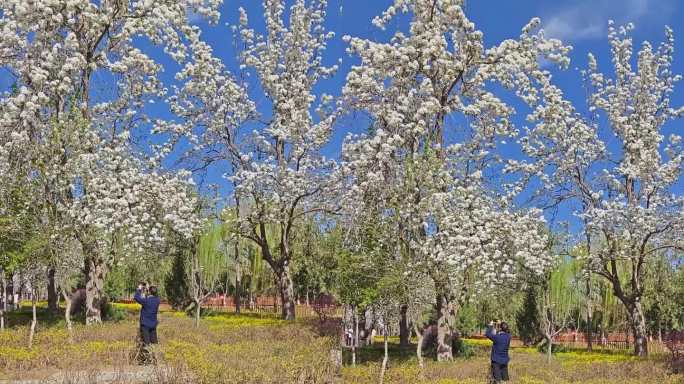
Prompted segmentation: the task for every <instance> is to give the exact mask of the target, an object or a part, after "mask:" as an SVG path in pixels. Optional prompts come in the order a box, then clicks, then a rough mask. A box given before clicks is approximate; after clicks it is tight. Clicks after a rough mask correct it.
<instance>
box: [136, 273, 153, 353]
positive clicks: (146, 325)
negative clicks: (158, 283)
mask: <svg viewBox="0 0 684 384" xmlns="http://www.w3.org/2000/svg"><path fill="white" fill-rule="evenodd" d="M145 291H147V295H143V293H144V292H145ZM133 298H134V299H135V301H136V302H137V303H138V304H140V305H142V308H141V309H140V334H141V336H142V339H143V344H144V345H145V346H148V345H150V343H151V344H157V324H158V321H157V313H158V312H159V297H158V296H157V287H155V286H154V285H151V286H149V288H147V283H140V284H139V285H138V289H136V290H135V296H134V297H133Z"/></svg>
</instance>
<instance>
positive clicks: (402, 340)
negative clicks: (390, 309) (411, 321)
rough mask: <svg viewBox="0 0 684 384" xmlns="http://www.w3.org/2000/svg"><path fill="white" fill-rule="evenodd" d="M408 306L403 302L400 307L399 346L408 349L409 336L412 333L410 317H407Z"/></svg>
mask: <svg viewBox="0 0 684 384" xmlns="http://www.w3.org/2000/svg"><path fill="white" fill-rule="evenodd" d="M407 310H408V306H407V305H406V304H403V305H402V306H401V308H399V315H400V317H399V347H400V348H401V349H408V347H409V336H410V335H411V333H410V331H409V326H408V319H407V318H406V312H407Z"/></svg>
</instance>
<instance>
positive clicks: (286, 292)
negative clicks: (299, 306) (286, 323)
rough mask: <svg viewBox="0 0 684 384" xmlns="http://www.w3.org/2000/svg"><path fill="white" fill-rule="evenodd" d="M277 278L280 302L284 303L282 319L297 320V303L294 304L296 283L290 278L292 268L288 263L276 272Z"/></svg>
mask: <svg viewBox="0 0 684 384" xmlns="http://www.w3.org/2000/svg"><path fill="white" fill-rule="evenodd" d="M276 278H277V280H278V289H279V290H280V300H281V303H282V312H281V314H282V317H283V319H285V320H294V319H295V302H294V283H293V282H292V277H291V276H290V266H289V265H288V264H287V262H285V263H283V266H282V267H281V268H279V269H278V270H277V271H276Z"/></svg>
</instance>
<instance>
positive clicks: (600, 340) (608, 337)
mask: <svg viewBox="0 0 684 384" xmlns="http://www.w3.org/2000/svg"><path fill="white" fill-rule="evenodd" d="M587 336H588V335H587V334H586V333H584V332H565V333H561V334H559V335H556V337H555V338H554V340H553V341H554V343H558V344H561V345H564V346H567V347H570V348H573V349H575V348H576V349H584V348H587V345H588V340H587ZM666 342H667V337H666V336H665V337H664V338H663V339H662V340H658V339H656V338H649V340H648V351H649V353H655V354H662V353H669V350H668V348H667V345H666ZM592 349H594V350H599V351H631V350H632V349H634V338H633V337H632V336H631V335H630V334H629V333H622V332H611V333H607V334H600V333H595V334H593V335H592Z"/></svg>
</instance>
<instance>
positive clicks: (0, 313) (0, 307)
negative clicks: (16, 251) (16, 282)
mask: <svg viewBox="0 0 684 384" xmlns="http://www.w3.org/2000/svg"><path fill="white" fill-rule="evenodd" d="M0 285H1V286H2V294H0V300H2V303H0V331H4V330H5V313H6V312H7V279H6V278H5V270H4V269H3V268H0Z"/></svg>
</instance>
